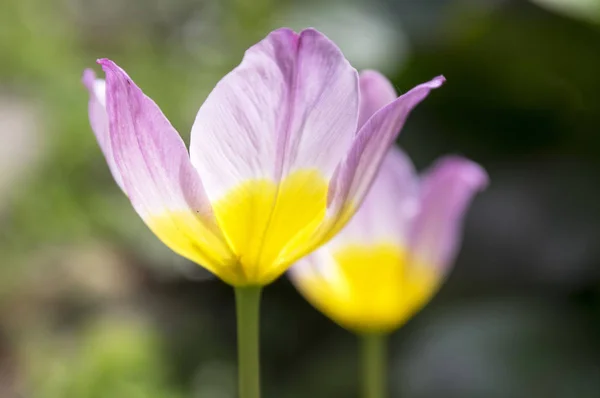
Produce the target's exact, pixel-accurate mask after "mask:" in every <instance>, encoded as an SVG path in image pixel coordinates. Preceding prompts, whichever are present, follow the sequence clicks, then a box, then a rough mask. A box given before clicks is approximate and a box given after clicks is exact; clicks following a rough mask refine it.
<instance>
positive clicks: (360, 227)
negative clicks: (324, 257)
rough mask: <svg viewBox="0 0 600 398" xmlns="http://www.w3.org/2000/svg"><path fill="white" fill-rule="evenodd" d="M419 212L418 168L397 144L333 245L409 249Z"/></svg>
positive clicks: (332, 241) (334, 239)
mask: <svg viewBox="0 0 600 398" xmlns="http://www.w3.org/2000/svg"><path fill="white" fill-rule="evenodd" d="M418 211H419V179H418V177H417V174H416V171H415V168H414V166H413V164H412V162H411V160H410V158H409V157H408V156H407V155H406V154H405V153H404V152H403V151H401V150H400V149H399V148H397V147H395V146H393V147H392V148H390V150H389V152H388V153H387V155H386V156H385V159H384V160H383V163H382V164H381V168H380V169H379V172H378V174H377V177H376V178H375V182H374V183H373V185H372V187H371V189H370V190H369V193H368V194H367V196H366V197H365V200H364V202H363V203H362V205H361V206H360V208H359V209H358V211H357V212H356V214H355V215H354V216H353V217H352V219H351V220H350V222H348V224H347V225H346V226H345V227H344V228H343V229H342V230H341V231H340V232H339V233H338V234H337V235H336V236H335V237H334V238H333V239H332V240H331V242H330V243H329V245H331V246H332V247H344V246H348V245H364V244H382V243H386V244H390V245H394V246H399V247H401V248H402V250H405V248H406V245H407V240H408V234H409V232H410V228H409V227H410V225H411V222H412V220H413V219H414V217H415V216H416V215H417V213H418ZM332 250H335V249H332Z"/></svg>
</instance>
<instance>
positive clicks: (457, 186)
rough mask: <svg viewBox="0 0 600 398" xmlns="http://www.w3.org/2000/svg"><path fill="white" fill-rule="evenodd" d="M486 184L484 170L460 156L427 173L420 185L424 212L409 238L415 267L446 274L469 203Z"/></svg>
mask: <svg viewBox="0 0 600 398" xmlns="http://www.w3.org/2000/svg"><path fill="white" fill-rule="evenodd" d="M487 184H488V176H487V173H486V172H485V170H483V168H481V166H479V165H478V164H477V163H474V162H472V161H470V160H467V159H464V158H460V157H445V158H442V159H440V160H439V161H438V162H437V163H436V164H435V165H434V166H433V167H432V169H431V171H429V172H428V173H426V175H425V176H424V177H423V180H422V183H421V199H420V201H421V209H420V212H419V215H418V216H417V217H416V218H415V220H414V224H413V228H412V231H411V237H410V246H409V250H410V252H411V255H412V256H413V258H414V260H415V264H422V265H427V266H432V267H435V268H436V269H438V270H440V271H442V272H445V271H446V269H447V268H448V267H449V265H450V264H451V263H452V261H453V260H454V257H455V255H456V253H457V251H458V249H459V246H460V242H461V235H462V231H461V229H462V222H463V218H464V215H465V213H466V211H467V208H468V206H469V203H470V202H471V200H472V198H473V196H474V195H475V194H476V193H477V192H479V191H481V190H483V189H484V188H485V187H486V186H487Z"/></svg>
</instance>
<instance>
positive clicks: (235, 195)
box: [148, 170, 328, 286]
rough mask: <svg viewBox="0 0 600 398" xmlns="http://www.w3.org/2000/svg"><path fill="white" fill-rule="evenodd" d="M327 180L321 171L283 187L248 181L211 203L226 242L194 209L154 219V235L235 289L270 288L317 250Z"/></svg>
mask: <svg viewBox="0 0 600 398" xmlns="http://www.w3.org/2000/svg"><path fill="white" fill-rule="evenodd" d="M327 189H328V184H327V181H326V180H325V179H324V178H323V176H322V175H321V174H320V173H319V172H318V171H317V170H301V171H296V172H294V173H292V174H290V175H289V176H288V177H287V178H285V179H284V180H283V181H282V182H281V183H280V184H277V183H276V182H275V181H272V180H268V179H256V180H248V181H245V182H243V183H241V184H240V185H239V186H237V187H235V188H233V189H231V190H230V191H229V192H228V193H227V194H226V195H225V196H224V197H223V198H221V199H220V200H218V201H217V202H215V203H213V211H214V213H215V216H216V218H217V221H218V224H219V227H220V228H221V231H222V233H223V235H224V237H225V240H226V242H222V241H221V240H220V239H218V238H216V237H215V236H214V234H212V233H210V231H208V229H207V228H206V227H204V226H203V225H202V223H201V222H200V221H199V220H198V218H197V217H196V215H195V214H193V213H192V212H190V211H181V212H169V213H168V214H161V215H158V216H154V217H151V218H150V220H148V224H149V226H150V228H151V229H152V231H153V232H154V233H155V234H156V235H157V236H158V237H159V238H160V239H161V240H162V241H163V242H164V243H165V244H166V245H167V246H169V247H170V248H171V249H172V250H173V251H175V252H176V253H178V254H180V255H182V256H184V257H186V258H188V259H190V260H192V261H194V262H196V263H198V264H201V265H203V266H204V267H206V268H207V269H208V270H210V271H211V272H213V273H214V274H216V275H217V276H218V277H220V278H221V279H223V280H224V281H225V282H227V283H229V284H231V285H234V286H245V285H266V284H268V283H270V282H272V281H273V280H274V279H276V278H277V277H279V276H280V275H281V274H282V273H283V272H285V271H286V269H287V268H288V267H289V266H290V265H291V263H292V262H294V261H295V260H296V259H297V258H298V257H299V256H302V255H304V254H307V252H308V251H310V250H311V249H312V248H314V247H315V242H314V239H313V235H314V232H315V230H316V229H317V228H318V227H319V225H320V224H321V222H322V221H323V219H324V218H325V212H326V206H327Z"/></svg>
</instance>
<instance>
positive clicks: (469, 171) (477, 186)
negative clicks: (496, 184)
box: [440, 156, 489, 191]
mask: <svg viewBox="0 0 600 398" xmlns="http://www.w3.org/2000/svg"><path fill="white" fill-rule="evenodd" d="M440 163H441V164H440V166H441V167H443V168H445V169H446V170H448V171H449V172H450V173H451V174H452V173H455V175H458V176H460V177H459V178H460V180H461V181H463V182H464V183H465V184H467V185H468V186H470V187H472V188H473V189H474V190H476V191H483V190H484V189H486V188H487V186H488V184H489V176H488V174H487V172H486V171H485V169H484V168H483V167H481V166H480V165H479V164H478V163H475V162H473V161H472V160H469V159H466V158H463V157H460V156H448V157H445V158H444V159H442V160H441V161H440Z"/></svg>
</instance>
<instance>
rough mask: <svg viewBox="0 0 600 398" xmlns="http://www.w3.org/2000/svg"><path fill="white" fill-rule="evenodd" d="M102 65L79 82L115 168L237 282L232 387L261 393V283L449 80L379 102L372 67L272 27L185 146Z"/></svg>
mask: <svg viewBox="0 0 600 398" xmlns="http://www.w3.org/2000/svg"><path fill="white" fill-rule="evenodd" d="M98 63H99V64H100V65H101V66H102V69H103V70H104V72H105V74H106V81H104V80H100V79H96V77H95V75H94V73H93V72H92V71H91V70H86V71H85V73H84V77H83V81H84V84H85V85H86V86H87V88H88V89H89V92H90V101H89V116H90V122H91V126H92V129H93V130H94V133H95V134H96V137H97V140H98V142H99V144H100V147H101V149H102V151H103V153H104V155H105V157H106V160H107V163H108V166H109V168H110V170H111V172H112V174H113V176H114V179H115V180H116V182H117V184H118V185H119V186H120V187H121V189H122V190H123V191H124V193H125V194H126V195H127V197H128V198H129V200H130V201H131V203H132V205H133V207H134V209H135V210H136V212H137V213H138V214H139V215H140V217H141V218H142V219H143V220H144V222H145V223H146V224H147V225H148V227H149V228H150V229H151V230H152V231H153V232H154V234H156V236H158V238H159V239H160V240H162V241H163V242H164V243H165V244H166V245H167V246H168V247H170V248H171V249H172V250H173V251H175V252H176V253H178V254H180V255H182V256H184V257H186V258H188V259H190V260H192V261H194V262H196V263H198V264H200V265H202V266H203V267H205V268H206V269H208V270H209V271H211V272H212V273H214V274H215V275H217V276H218V277H219V278H221V279H222V280H223V281H225V282H226V283H228V284H230V285H233V286H234V287H235V288H236V299H237V300H236V301H237V304H238V328H239V329H238V338H239V346H240V347H239V350H240V352H239V355H240V393H241V394H242V395H243V396H245V397H253V398H254V397H257V396H258V388H259V386H258V351H257V344H258V343H257V338H258V321H257V318H258V301H259V296H260V287H261V286H264V285H266V284H268V283H270V282H272V281H273V280H274V279H276V278H277V277H279V276H280V275H281V274H282V273H284V272H285V271H286V270H287V268H288V267H289V266H290V265H291V264H292V263H294V262H295V261H297V260H299V259H300V258H302V257H303V256H305V255H306V254H308V253H310V252H311V251H313V250H314V249H316V248H317V247H319V246H320V245H322V244H324V243H325V242H327V241H328V240H329V239H331V238H332V237H333V236H334V235H335V234H336V233H337V232H338V231H339V230H340V229H341V228H342V227H343V226H344V225H345V224H346V223H347V221H348V220H349V219H350V218H351V217H352V215H353V214H354V213H355V211H356V209H357V208H358V207H359V206H360V204H361V202H362V201H363V198H364V196H365V195H366V193H367V191H368V188H369V187H370V185H371V183H372V180H373V179H374V177H375V175H376V173H377V170H378V169H379V166H380V164H381V162H382V160H383V158H384V156H385V154H386V152H387V151H388V148H389V147H390V145H391V144H392V143H393V141H394V140H395V138H396V137H397V135H398V133H399V132H400V129H401V128H402V126H403V124H404V122H405V120H406V118H407V117H408V114H409V113H410V111H411V110H412V109H413V108H414V107H415V106H416V105H417V104H418V103H419V102H421V101H422V100H423V99H424V98H425V97H426V96H427V95H428V94H429V92H430V90H431V89H433V88H437V87H439V86H440V85H441V84H442V83H443V82H444V78H443V77H441V76H440V77H437V78H435V79H433V80H431V81H430V82H427V83H424V84H421V85H419V86H416V87H415V88H413V89H412V90H410V91H408V92H407V93H406V94H404V95H402V96H400V97H398V98H393V100H392V101H390V102H389V103H388V104H384V103H377V102H373V101H371V100H370V99H369V98H370V97H371V95H372V93H371V91H372V90H376V89H377V88H376V85H375V86H373V84H374V83H373V81H372V79H371V74H370V73H364V74H362V75H360V76H359V74H358V73H357V72H356V70H355V69H354V68H352V66H351V65H350V64H349V63H348V61H347V60H346V59H345V58H344V56H343V54H342V53H341V51H340V50H339V49H338V48H337V47H336V45H335V44H334V43H332V42H331V41H330V40H329V39H328V38H326V37H325V36H324V35H322V34H321V33H319V32H318V31H316V30H313V29H308V30H304V31H302V32H300V33H299V34H298V33H295V32H293V31H292V30H289V29H279V30H276V31H274V32H272V33H270V34H269V35H268V36H267V37H266V38H265V39H263V40H262V41H261V42H259V43H258V44H256V45H254V46H252V47H251V48H250V49H248V50H247V51H246V54H245V56H244V58H243V60H242V62H241V64H240V65H239V66H238V67H236V68H235V69H234V70H233V71H231V72H230V73H229V74H227V75H226V76H225V77H224V78H223V79H222V80H221V81H220V82H219V83H217V85H216V87H215V88H214V90H213V91H212V92H211V94H210V95H209V96H208V98H207V99H206V101H205V102H204V104H203V105H202V106H201V107H200V110H199V112H198V114H197V116H196V120H195V122H194V124H193V126H192V132H191V139H190V149H189V150H190V152H189V155H188V151H187V149H186V147H185V144H184V142H183V140H182V139H181V137H180V136H179V134H178V133H177V132H176V131H175V129H174V128H173V126H172V125H171V124H170V123H169V121H168V120H167V118H166V117H165V116H164V115H163V113H162V112H161V110H160V109H159V107H158V106H157V105H156V104H155V103H154V102H153V101H152V100H151V99H150V98H148V97H147V96H146V95H144V93H143V92H142V91H141V90H140V88H138V87H137V86H136V85H135V83H133V81H132V79H131V78H130V77H129V76H128V75H127V74H126V73H125V71H124V70H123V69H121V68H120V67H119V66H117V65H116V64H115V63H114V62H112V61H110V60H108V59H101V60H99V61H98ZM365 96H366V98H367V100H366V102H365ZM359 105H360V109H359ZM384 105H385V106H384ZM372 107H374V108H372Z"/></svg>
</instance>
